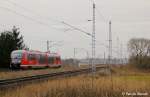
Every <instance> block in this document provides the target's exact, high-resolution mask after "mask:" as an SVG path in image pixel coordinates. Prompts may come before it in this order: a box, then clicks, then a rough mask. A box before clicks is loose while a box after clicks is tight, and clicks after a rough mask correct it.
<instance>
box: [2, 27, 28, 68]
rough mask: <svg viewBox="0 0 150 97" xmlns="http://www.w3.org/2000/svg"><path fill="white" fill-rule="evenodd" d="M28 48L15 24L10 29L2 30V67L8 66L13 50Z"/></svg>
mask: <svg viewBox="0 0 150 97" xmlns="http://www.w3.org/2000/svg"><path fill="white" fill-rule="evenodd" d="M19 49H27V46H26V45H25V43H24V39H23V36H22V35H20V31H19V29H18V28H16V27H15V26H14V27H13V28H12V30H10V31H3V32H0V67H1V68H2V67H3V68H8V67H9V64H10V54H11V52H12V51H13V50H19Z"/></svg>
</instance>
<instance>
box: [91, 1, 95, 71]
mask: <svg viewBox="0 0 150 97" xmlns="http://www.w3.org/2000/svg"><path fill="white" fill-rule="evenodd" d="M92 21H93V32H92V62H91V63H92V64H91V65H92V72H95V71H96V67H95V64H94V59H95V3H93V20H92Z"/></svg>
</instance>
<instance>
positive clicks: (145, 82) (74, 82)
mask: <svg viewBox="0 0 150 97" xmlns="http://www.w3.org/2000/svg"><path fill="white" fill-rule="evenodd" d="M118 70H119V69H118V68H117V69H115V70H114V72H117V71H118ZM123 70H124V69H123ZM133 72H136V71H133ZM127 73H128V74H129V73H130V71H129V72H127ZM131 73H132V72H131ZM121 74H122V73H121ZM112 79H113V81H111V80H110V76H102V75H101V74H97V75H96V76H95V77H94V80H93V87H92V77H91V75H81V76H77V77H72V78H65V79H56V80H50V81H48V82H44V83H40V84H32V85H28V86H22V87H19V88H17V89H16V90H11V89H10V90H8V91H5V92H1V93H0V95H1V97H150V76H149V73H148V74H147V73H145V75H144V76H143V73H142V75H140V73H139V75H138V74H137V75H126V74H125V75H123V74H122V75H119V74H117V73H114V74H113V77H112ZM122 92H128V93H138V92H140V93H148V95H147V96H137V95H136V96H127V95H124V96H123V95H122Z"/></svg>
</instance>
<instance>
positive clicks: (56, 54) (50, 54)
mask: <svg viewBox="0 0 150 97" xmlns="http://www.w3.org/2000/svg"><path fill="white" fill-rule="evenodd" d="M21 52H22V53H24V52H28V53H37V54H39V53H40V54H47V55H49V56H60V55H59V54H58V53H50V52H41V51H35V50H30V51H28V50H14V51H12V53H21Z"/></svg>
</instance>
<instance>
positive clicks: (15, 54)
mask: <svg viewBox="0 0 150 97" xmlns="http://www.w3.org/2000/svg"><path fill="white" fill-rule="evenodd" d="M11 58H12V59H21V58H22V53H12V55H11Z"/></svg>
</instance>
